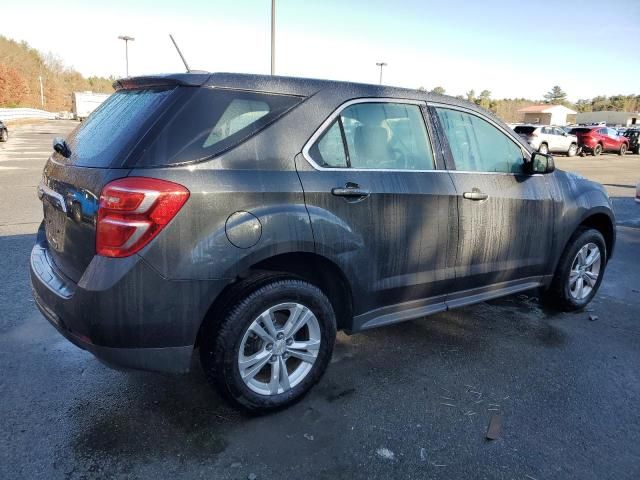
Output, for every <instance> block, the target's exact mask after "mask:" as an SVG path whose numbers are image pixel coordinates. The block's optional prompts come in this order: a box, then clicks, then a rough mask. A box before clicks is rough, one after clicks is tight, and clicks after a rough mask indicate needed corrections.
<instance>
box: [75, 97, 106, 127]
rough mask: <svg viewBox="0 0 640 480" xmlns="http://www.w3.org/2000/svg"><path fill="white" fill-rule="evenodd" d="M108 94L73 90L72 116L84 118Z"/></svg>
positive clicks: (78, 118) (77, 118)
mask: <svg viewBox="0 0 640 480" xmlns="http://www.w3.org/2000/svg"><path fill="white" fill-rule="evenodd" d="M109 95H110V94H109V93H93V92H73V106H72V108H73V118H75V119H76V120H80V121H82V120H84V119H85V118H87V117H88V116H89V114H90V113H91V112H93V111H94V110H95V109H96V108H98V107H99V106H100V104H101V103H102V102H104V101H105V100H106V99H107V98H109Z"/></svg>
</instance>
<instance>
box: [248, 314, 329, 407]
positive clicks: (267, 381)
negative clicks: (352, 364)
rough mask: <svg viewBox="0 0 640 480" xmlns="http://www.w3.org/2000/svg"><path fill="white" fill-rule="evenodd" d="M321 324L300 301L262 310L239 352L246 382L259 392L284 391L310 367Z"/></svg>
mask: <svg viewBox="0 0 640 480" xmlns="http://www.w3.org/2000/svg"><path fill="white" fill-rule="evenodd" d="M321 339H322V336H321V332H320V324H319V323H318V319H317V318H316V316H315V315H314V314H313V312H312V311H311V310H310V309H309V308H308V307H306V306H304V305H301V304H300V303H281V304H278V305H275V306H273V307H271V308H269V309H267V310H265V311H264V312H262V313H261V314H260V315H259V316H258V317H257V318H256V319H255V320H254V321H253V322H252V323H251V325H249V328H247V330H246V332H245V334H244V336H243V338H242V341H241V343H240V350H239V352H238V369H239V371H240V377H241V378H242V381H243V382H244V383H245V385H246V386H247V387H248V388H249V389H251V390H252V391H253V392H255V393H258V394H260V395H277V394H281V393H284V392H286V391H288V390H290V389H292V388H294V387H295V386H296V385H298V384H299V383H300V382H302V381H303V380H304V379H305V378H306V377H307V375H308V374H309V372H310V371H311V369H312V367H313V365H314V363H315V361H316V359H317V357H318V351H319V349H320V343H321Z"/></svg>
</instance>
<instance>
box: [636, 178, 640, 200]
mask: <svg viewBox="0 0 640 480" xmlns="http://www.w3.org/2000/svg"><path fill="white" fill-rule="evenodd" d="M636 202H638V203H640V182H638V183H637V185H636Z"/></svg>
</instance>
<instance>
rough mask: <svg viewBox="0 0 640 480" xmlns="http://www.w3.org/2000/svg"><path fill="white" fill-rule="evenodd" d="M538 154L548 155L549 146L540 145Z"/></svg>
mask: <svg viewBox="0 0 640 480" xmlns="http://www.w3.org/2000/svg"><path fill="white" fill-rule="evenodd" d="M538 152H540V153H544V154H547V153H549V145H547V144H546V143H541V144H540V146H539V147H538Z"/></svg>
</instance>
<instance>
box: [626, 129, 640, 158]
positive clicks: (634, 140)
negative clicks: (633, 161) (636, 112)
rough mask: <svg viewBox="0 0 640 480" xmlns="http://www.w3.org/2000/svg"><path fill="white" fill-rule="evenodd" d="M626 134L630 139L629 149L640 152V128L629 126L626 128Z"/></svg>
mask: <svg viewBox="0 0 640 480" xmlns="http://www.w3.org/2000/svg"><path fill="white" fill-rule="evenodd" d="M624 136H625V137H626V138H627V140H628V141H629V150H631V151H632V152H633V153H636V154H640V128H629V129H627V130H625V132H624Z"/></svg>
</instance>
